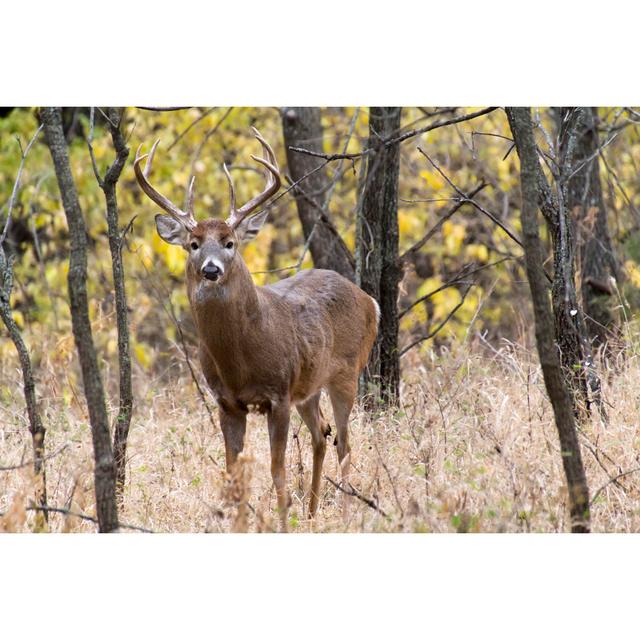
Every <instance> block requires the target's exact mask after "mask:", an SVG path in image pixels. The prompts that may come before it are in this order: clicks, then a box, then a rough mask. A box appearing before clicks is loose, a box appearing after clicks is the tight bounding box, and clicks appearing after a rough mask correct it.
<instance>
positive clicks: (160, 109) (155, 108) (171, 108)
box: [136, 107, 191, 112]
mask: <svg viewBox="0 0 640 640" xmlns="http://www.w3.org/2000/svg"><path fill="white" fill-rule="evenodd" d="M136 109H142V111H159V112H164V111H184V110H185V109H191V107H136Z"/></svg>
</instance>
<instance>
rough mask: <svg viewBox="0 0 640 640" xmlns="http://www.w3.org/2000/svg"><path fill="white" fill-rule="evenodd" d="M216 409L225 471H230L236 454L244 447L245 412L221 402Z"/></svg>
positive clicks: (236, 456)
mask: <svg viewBox="0 0 640 640" xmlns="http://www.w3.org/2000/svg"><path fill="white" fill-rule="evenodd" d="M218 410H219V411H218V413H219V417H220V427H221V429H222V435H223V437H224V448H225V453H226V459H227V471H228V472H231V468H232V467H233V465H234V464H235V462H236V460H237V458H238V455H239V454H240V453H241V452H242V449H243V448H244V435H245V433H246V431H247V412H246V411H241V410H239V409H232V408H229V407H226V406H224V405H222V404H220V405H219V406H218Z"/></svg>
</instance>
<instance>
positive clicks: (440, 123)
mask: <svg viewBox="0 0 640 640" xmlns="http://www.w3.org/2000/svg"><path fill="white" fill-rule="evenodd" d="M497 108H498V107H487V108H486V109H481V110H480V111H474V112H473V113H469V114H467V115H463V116H457V117H456V118H450V119H449V120H436V121H435V122H433V123H432V124H430V125H428V126H426V127H422V128H421V129H412V130H411V131H407V132H405V133H403V134H402V135H400V136H396V137H393V138H387V139H386V140H382V142H381V146H384V147H388V146H391V145H394V144H399V143H401V142H404V141H405V140H408V139H409V138H413V137H415V136H419V135H422V134H423V133H428V132H429V131H433V130H434V129H439V128H440V127H447V126H449V125H452V124H458V123H460V122H465V121H467V120H473V119H474V118H478V117H480V116H484V115H486V114H488V113H491V112H492V111H495V110H496V109H497ZM378 148H379V147H378ZM289 149H291V151H295V152H296V153H304V154H306V155H309V156H314V157H316V158H324V159H325V160H326V161H327V162H333V161H334V160H357V159H359V158H363V157H364V156H367V155H369V154H370V153H371V152H372V151H373V148H369V149H365V150H364V151H360V152H358V153H332V154H327V153H319V152H318V151H310V150H309V149H302V148H300V147H289Z"/></svg>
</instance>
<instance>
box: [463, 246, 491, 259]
mask: <svg viewBox="0 0 640 640" xmlns="http://www.w3.org/2000/svg"><path fill="white" fill-rule="evenodd" d="M464 252H465V256H466V257H467V258H468V259H469V260H479V261H480V262H486V261H487V260H488V259H489V250H488V249H487V247H486V246H485V245H483V244H468V245H467V246H466V247H465V249H464Z"/></svg>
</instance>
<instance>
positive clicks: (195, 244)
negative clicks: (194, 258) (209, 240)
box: [191, 242, 200, 251]
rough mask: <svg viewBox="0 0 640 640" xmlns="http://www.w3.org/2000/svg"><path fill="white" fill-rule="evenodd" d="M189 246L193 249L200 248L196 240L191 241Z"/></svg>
mask: <svg viewBox="0 0 640 640" xmlns="http://www.w3.org/2000/svg"><path fill="white" fill-rule="evenodd" d="M191 248H192V249H193V250H194V251H195V250H196V249H198V248H200V245H199V244H198V243H197V242H192V243H191Z"/></svg>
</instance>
